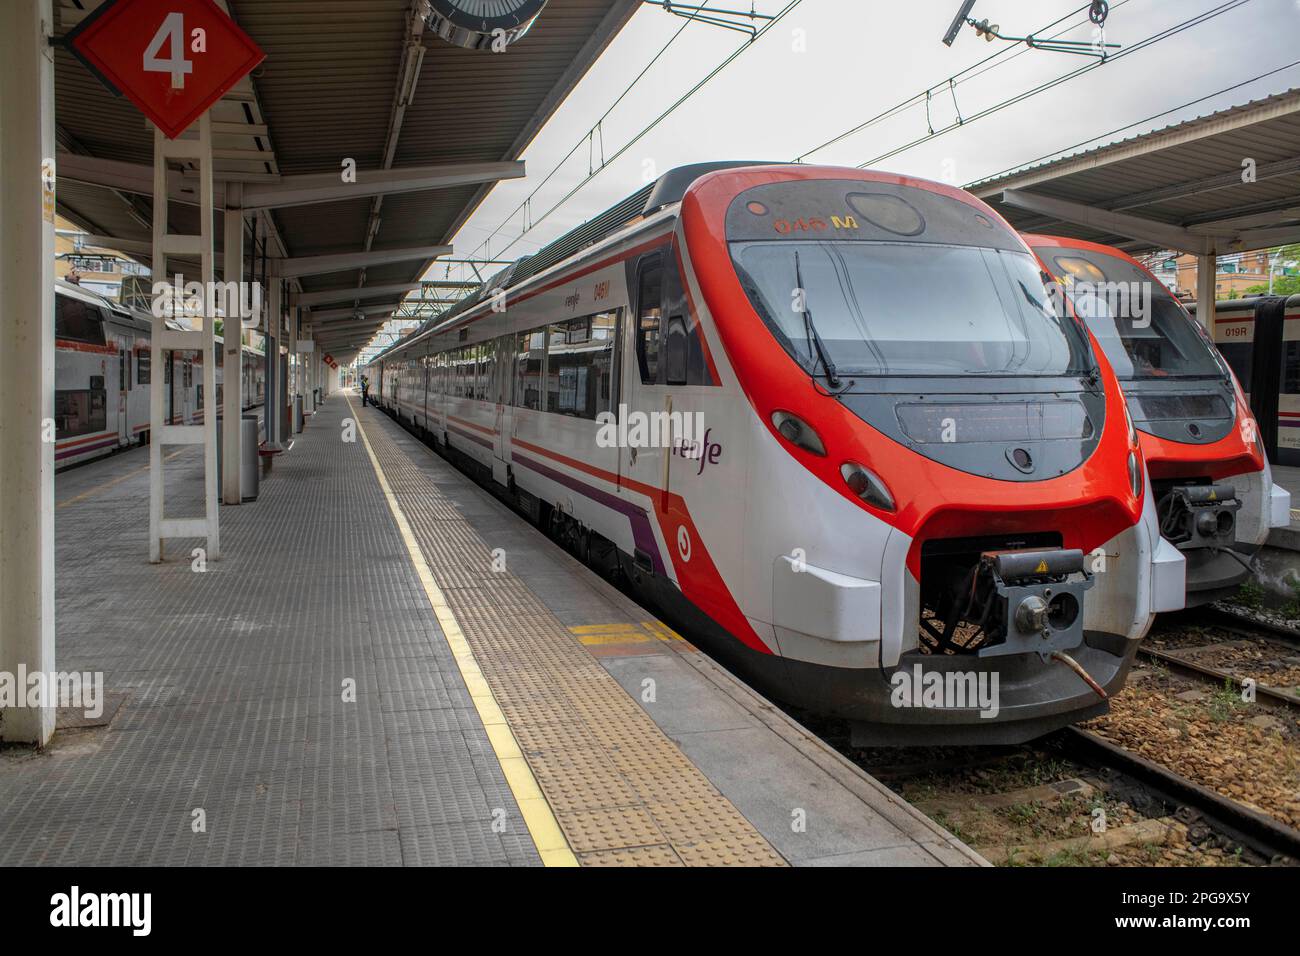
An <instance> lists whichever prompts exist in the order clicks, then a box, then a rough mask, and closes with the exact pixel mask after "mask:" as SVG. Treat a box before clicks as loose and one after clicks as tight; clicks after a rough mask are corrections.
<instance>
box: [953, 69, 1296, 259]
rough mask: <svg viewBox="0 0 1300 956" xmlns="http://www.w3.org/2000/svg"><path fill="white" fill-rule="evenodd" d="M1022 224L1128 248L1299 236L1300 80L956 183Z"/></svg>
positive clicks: (1201, 251)
mask: <svg viewBox="0 0 1300 956" xmlns="http://www.w3.org/2000/svg"><path fill="white" fill-rule="evenodd" d="M966 188H967V189H969V190H970V191H971V192H973V193H974V194H975V195H976V196H978V197H980V198H981V199H983V200H984V201H985V202H987V203H989V204H990V205H992V206H993V208H994V209H996V210H997V211H998V212H999V213H1001V214H1002V215H1003V216H1005V217H1006V218H1007V219H1008V220H1009V221H1010V223H1011V225H1013V226H1014V227H1015V228H1017V229H1019V230H1021V231H1023V232H1040V233H1049V234H1054V235H1062V236H1070V237H1073V238H1078V239H1086V240H1090V241H1092V242H1101V243H1105V244H1107V245H1113V246H1118V247H1120V248H1122V249H1125V250H1127V251H1129V252H1130V253H1142V252H1148V251H1151V250H1154V249H1174V250H1178V251H1181V252H1188V253H1194V254H1197V255H1202V256H1207V255H1227V254H1230V253H1235V252H1243V251H1248V250H1251V249H1262V248H1267V247H1270V246H1277V245H1282V244H1285V243H1291V242H1300V90H1297V89H1292V90H1289V91H1287V92H1285V93H1279V94H1277V95H1275V96H1270V97H1268V98H1267V99H1261V100H1256V101H1254V102H1251V103H1246V104H1244V105H1241V106H1235V107H1232V108H1231V109H1226V110H1222V111H1220V112H1217V113H1212V114H1209V115H1207V116H1202V117H1198V118H1196V119H1192V120H1188V121H1186V122H1183V123H1178V124H1176V125H1173V126H1168V127H1166V128H1164V129H1159V130H1155V131H1153V132H1150V133H1144V134H1142V135H1140V136H1134V137H1131V138H1129V139H1125V140H1121V141H1119V142H1115V143H1111V144H1108V145H1105V146H1099V147H1097V148H1094V149H1089V150H1085V151H1083V152H1079V153H1074V154H1072V155H1068V156H1065V157H1063V158H1060V159H1053V160H1051V161H1048V162H1041V163H1038V164H1035V165H1030V166H1025V167H1022V168H1020V169H1017V170H1014V171H1011V172H1007V173H1003V174H999V175H997V176H994V177H992V178H989V179H984V180H981V181H979V182H976V183H972V184H971V185H969V186H967V187H966Z"/></svg>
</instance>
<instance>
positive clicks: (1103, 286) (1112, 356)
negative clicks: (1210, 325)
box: [1038, 246, 1224, 381]
mask: <svg viewBox="0 0 1300 956" xmlns="http://www.w3.org/2000/svg"><path fill="white" fill-rule="evenodd" d="M1038 253H1039V255H1040V256H1041V257H1042V259H1043V261H1044V262H1046V263H1047V268H1048V271H1049V272H1051V273H1052V275H1053V277H1054V278H1055V279H1056V280H1057V281H1058V282H1059V283H1060V284H1061V285H1062V287H1063V288H1064V289H1065V292H1066V295H1068V296H1069V298H1070V301H1071V302H1072V303H1073V304H1074V308H1075V311H1076V312H1078V314H1079V317H1080V318H1082V319H1083V320H1084V321H1085V322H1086V323H1087V324H1088V328H1089V329H1091V330H1092V334H1093V335H1094V336H1096V338H1097V342H1098V343H1099V344H1100V345H1101V348H1102V351H1103V352H1105V353H1106V358H1107V359H1109V360H1110V364H1111V365H1112V366H1113V367H1114V369H1115V374H1116V375H1118V376H1119V377H1120V379H1121V380H1123V381H1135V380H1160V379H1170V378H1222V377H1223V375H1224V372H1223V367H1222V366H1221V365H1220V364H1219V360H1218V358H1217V356H1216V355H1215V351H1214V347H1213V345H1212V344H1211V343H1210V341H1209V339H1208V338H1207V337H1206V336H1205V335H1204V334H1202V332H1201V330H1200V327H1199V326H1197V324H1196V320H1195V319H1193V318H1192V317H1191V316H1190V315H1188V314H1187V313H1186V312H1185V311H1183V307H1182V306H1181V305H1179V304H1178V301H1177V300H1176V299H1175V298H1174V297H1173V296H1172V295H1171V294H1170V292H1169V290H1168V289H1166V288H1165V286H1164V284H1163V283H1161V282H1158V281H1157V280H1155V279H1152V278H1151V276H1150V275H1148V274H1147V273H1146V272H1144V271H1143V270H1142V269H1139V268H1138V267H1137V266H1135V265H1134V264H1133V263H1131V262H1128V261H1127V260H1124V259H1120V258H1118V257H1116V256H1111V255H1107V254H1105V253H1102V252H1097V251H1095V250H1092V249H1063V248H1059V247H1055V246H1053V247H1039V249H1038Z"/></svg>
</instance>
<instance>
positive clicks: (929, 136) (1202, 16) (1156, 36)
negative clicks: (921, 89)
mask: <svg viewBox="0 0 1300 956" xmlns="http://www.w3.org/2000/svg"><path fill="white" fill-rule="evenodd" d="M1249 2H1250V0H1228V2H1226V3H1221V4H1219V5H1218V6H1216V7H1212V8H1210V9H1209V10H1206V11H1205V12H1204V13H1199V14H1197V15H1196V16H1194V17H1191V18H1189V19H1187V20H1184V21H1182V22H1181V23H1177V24H1175V25H1174V26H1172V27H1167V28H1165V29H1164V30H1161V31H1159V32H1157V33H1153V34H1152V35H1151V36H1149V37H1146V38H1145V39H1143V40H1139V41H1138V42H1137V43H1135V44H1133V45H1132V46H1129V47H1125V48H1124V49H1123V50H1120V51H1119V52H1118V53H1116V54H1114V55H1113V56H1111V57H1108V58H1107V59H1106V60H1098V61H1096V62H1093V63H1088V64H1085V65H1084V66H1081V67H1079V68H1078V69H1075V70H1071V71H1070V72H1068V73H1065V74H1062V75H1061V76H1058V77H1055V78H1053V79H1051V80H1048V81H1046V82H1045V83H1040V84H1039V85H1038V86H1035V87H1032V88H1030V89H1028V90H1025V91H1023V92H1021V93H1017V94H1016V95H1015V96H1011V97H1008V98H1007V99H1005V100H1002V101H1000V102H998V103H995V104H993V105H992V106H989V107H986V108H985V109H982V110H980V111H979V112H977V113H974V114H972V115H971V116H967V117H966V118H965V119H964V120H963V121H962V122H960V123H951V124H949V125H948V126H945V127H943V128H941V129H938V130H935V131H934V132H933V133H926V134H925V135H924V136H918V137H917V138H915V139H913V140H911V141H910V142H907V143H904V144H902V145H901V146H896V147H894V148H893V149H891V150H889V151H887V152H884V153H881V154H880V155H878V156H873V157H872V158H870V159H868V160H866V161H864V162H862V163H859V164H858V168H859V169H865V168H867V167H868V166H873V165H875V164H876V163H879V162H883V161H884V160H886V159H892V158H893V157H894V156H897V155H898V154H899V153H902V152H906V151H907V150H909V149H912V148H914V147H916V146H919V145H921V144H922V143H927V142H929V141H931V140H933V139H938V138H939V137H940V136H943V135H944V134H946V133H950V132H952V131H953V130H954V129H960V128H964V127H966V126H969V125H971V124H972V123H975V122H977V121H979V120H981V119H984V118H985V117H987V116H991V115H993V114H994V113H998V112H1000V111H1001V110H1004V109H1006V108H1007V107H1009V106H1014V105H1015V104H1017V103H1022V102H1024V101H1025V100H1027V99H1029V98H1031V97H1033V96H1037V95H1038V94H1040V93H1045V92H1047V91H1048V90H1050V89H1054V88H1055V87H1057V86H1060V85H1061V84H1062V83H1066V82H1068V81H1069V80H1072V79H1074V78H1076V77H1079V76H1082V75H1083V74H1085V73H1090V72H1092V71H1093V70H1096V69H1098V68H1099V67H1102V66H1105V65H1106V64H1108V63H1114V62H1115V61H1116V60H1119V59H1122V58H1123V57H1126V56H1130V55H1131V54H1134V53H1137V52H1138V51H1140V50H1145V49H1147V48H1148V47H1151V46H1154V45H1155V44H1157V43H1159V42H1161V41H1162V40H1167V39H1169V38H1170V37H1173V36H1177V35H1178V34H1180V33H1182V32H1184V31H1185V30H1190V29H1191V28H1192V27H1195V26H1200V25H1201V24H1203V23H1207V22H1209V21H1210V20H1213V19H1214V18H1215V17H1218V16H1221V15H1222V14H1224V13H1228V12H1230V11H1232V10H1235V9H1237V8H1238V7H1242V6H1245V5H1246V4H1247V3H1249Z"/></svg>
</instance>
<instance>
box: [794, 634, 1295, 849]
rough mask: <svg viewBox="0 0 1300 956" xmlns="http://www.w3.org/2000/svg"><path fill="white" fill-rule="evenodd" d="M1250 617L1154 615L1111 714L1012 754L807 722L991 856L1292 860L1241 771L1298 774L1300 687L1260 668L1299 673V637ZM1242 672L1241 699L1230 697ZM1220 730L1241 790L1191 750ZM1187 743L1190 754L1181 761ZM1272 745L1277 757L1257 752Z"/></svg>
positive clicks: (1281, 824) (1285, 783) (1274, 818)
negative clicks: (851, 733)
mask: <svg viewBox="0 0 1300 956" xmlns="http://www.w3.org/2000/svg"><path fill="white" fill-rule="evenodd" d="M1197 618H1198V620H1202V619H1203V615H1199V614H1198V616H1197ZM1220 618H1221V619H1222V623H1220V620H1219V619H1220ZM1254 624H1255V622H1253V621H1245V620H1242V619H1240V618H1237V617H1228V616H1227V615H1226V614H1220V615H1215V620H1214V623H1213V624H1210V625H1204V624H1197V625H1196V626H1191V625H1189V624H1187V623H1186V622H1184V621H1182V620H1174V621H1173V622H1172V623H1167V622H1166V623H1164V625H1163V626H1161V627H1159V628H1158V629H1157V630H1156V631H1155V632H1154V634H1153V635H1152V638H1151V642H1152V643H1149V644H1146V645H1144V647H1143V648H1142V649H1141V651H1140V658H1139V666H1138V667H1136V668H1135V671H1134V674H1133V677H1132V679H1131V683H1130V686H1129V687H1128V688H1127V689H1126V690H1125V691H1124V692H1123V693H1122V694H1120V695H1117V697H1116V699H1115V704H1114V709H1113V711H1112V714H1111V715H1110V716H1109V717H1103V718H1098V719H1097V720H1095V721H1092V722H1090V725H1089V726H1087V727H1072V728H1068V729H1067V730H1064V731H1060V732H1058V733H1056V734H1053V735H1050V736H1049V737H1046V738H1043V739H1041V740H1038V741H1034V742H1032V743H1031V744H1026V745H1022V746H1020V747H1013V748H1006V747H1003V748H981V749H978V750H974V749H970V748H966V749H963V748H900V749H893V750H890V749H883V748H881V749H867V750H861V749H856V748H852V747H850V746H849V743H848V734H847V728H841V727H837V726H836V725H835V724H834V722H827V721H822V722H821V724H822V726H814V727H813V729H815V730H818V732H821V733H822V734H823V736H824V737H825V738H826V739H827V740H828V741H829V742H830V743H832V744H833V745H834V746H836V747H838V748H839V749H840V750H841V752H843V753H845V754H846V755H847V756H849V757H850V759H853V760H854V761H855V762H857V763H858V764H859V765H860V766H862V767H863V768H864V769H866V770H867V771H868V772H869V773H871V774H873V775H874V776H876V777H877V778H878V779H880V780H881V781H882V782H884V783H885V784H887V785H888V786H890V787H891V788H893V789H894V790H896V791H897V792H899V793H900V794H901V795H902V796H904V797H905V798H906V799H908V800H909V801H910V802H912V803H913V804H915V805H916V806H917V807H919V808H920V809H921V810H923V811H924V812H926V813H928V814H930V815H931V816H932V817H933V818H934V819H936V820H937V821H938V822H940V823H941V824H943V825H945V826H947V827H948V828H949V829H951V830H952V831H953V832H954V833H955V834H956V835H957V836H958V837H960V838H961V839H963V840H964V841H965V842H967V843H968V844H970V845H971V846H973V847H975V848H976V849H977V850H978V851H979V852H981V853H983V854H984V855H985V856H986V857H987V858H989V859H990V860H991V861H992V862H994V863H997V864H1003V865H1048V866H1050V865H1061V864H1065V865H1101V864H1105V865H1111V866H1143V865H1153V864H1155V865H1180V864H1181V865H1198V864H1217V865H1246V866H1267V865H1278V864H1284V865H1285V864H1295V863H1297V861H1300V830H1298V829H1296V828H1295V827H1293V826H1292V825H1290V823H1289V820H1290V819H1294V807H1293V806H1292V805H1289V804H1286V805H1282V806H1279V805H1278V802H1277V801H1276V799H1274V800H1272V802H1270V801H1267V800H1263V799H1262V798H1261V796H1260V793H1261V791H1260V790H1258V789H1251V788H1254V787H1256V786H1257V784H1258V783H1259V781H1258V780H1256V779H1254V778H1255V777H1264V778H1277V779H1279V780H1280V781H1281V784H1280V787H1279V786H1274V787H1272V788H1271V790H1270V791H1269V794H1268V795H1269V796H1272V797H1276V794H1277V792H1278V790H1279V789H1282V790H1285V789H1286V788H1287V787H1290V788H1291V789H1292V790H1294V789H1295V785H1296V783H1297V781H1300V771H1297V769H1296V763H1298V762H1300V746H1297V745H1296V741H1297V740H1300V695H1297V694H1296V693H1295V685H1293V684H1288V685H1286V686H1268V685H1267V684H1266V683H1265V675H1266V674H1267V673H1270V672H1269V671H1267V670H1266V668H1265V667H1264V666H1263V665H1267V666H1268V667H1272V668H1274V669H1273V670H1272V671H1271V673H1275V674H1280V675H1283V676H1284V677H1289V676H1290V675H1292V674H1294V673H1296V672H1297V671H1293V670H1291V669H1290V668H1289V665H1286V661H1287V660H1288V659H1289V658H1290V656H1295V658H1296V663H1297V665H1298V666H1300V634H1295V633H1294V632H1289V633H1288V632H1283V633H1278V632H1279V630H1281V629H1278V628H1276V627H1274V628H1267V627H1255V626H1253V625H1254ZM1225 638H1227V640H1225ZM1293 638H1296V641H1295V642H1294V643H1293V641H1292V639H1293ZM1161 642H1163V644H1161ZM1198 653H1199V654H1200V655H1201V656H1202V657H1204V659H1200V660H1198V659H1196V658H1197V656H1198ZM1207 655H1208V656H1207ZM1216 655H1218V657H1219V658H1221V659H1216ZM1252 674H1253V675H1255V676H1256V678H1257V683H1256V684H1255V686H1254V697H1253V702H1251V703H1247V702H1245V701H1242V700H1241V694H1240V690H1241V688H1242V686H1243V681H1244V679H1245V678H1247V677H1251V676H1252ZM1296 684H1300V681H1297V682H1296ZM1254 704H1258V705H1259V707H1258V708H1257V709H1253V705H1254ZM1206 713H1209V714H1211V715H1212V716H1210V717H1207V716H1206ZM801 716H803V715H801ZM803 719H805V721H806V722H809V723H810V725H815V724H816V723H817V722H816V721H815V720H814V719H812V718H807V717H806V716H804V717H803ZM1198 721H1200V726H1199V727H1198V723H1197V722H1198ZM1243 724H1244V725H1246V726H1243ZM1261 728H1262V729H1261ZM1242 732H1247V735H1245V736H1243V735H1242ZM1279 734H1280V735H1281V737H1280V738H1278V737H1277V736H1276V735H1279ZM1234 735H1236V736H1234ZM1220 736H1222V738H1223V740H1224V743H1223V747H1224V748H1225V750H1226V751H1227V752H1228V753H1229V759H1228V764H1229V769H1233V768H1234V767H1237V769H1235V770H1234V773H1235V775H1236V777H1237V778H1238V779H1241V780H1243V781H1248V782H1249V783H1250V786H1251V788H1247V789H1246V793H1245V794H1244V795H1242V796H1241V797H1240V798H1238V797H1235V796H1234V795H1233V793H1225V792H1221V791H1222V790H1223V789H1225V788H1230V789H1233V790H1234V791H1235V790H1236V789H1237V787H1236V785H1235V784H1225V782H1224V774H1222V773H1215V772H1213V771H1215V770H1216V768H1217V767H1218V764H1219V763H1221V762H1222V761H1220V760H1218V758H1217V757H1213V758H1211V761H1212V763H1213V764H1214V765H1213V766H1207V765H1206V763H1205V760H1204V759H1203V758H1204V750H1205V749H1206V747H1205V746H1202V744H1203V742H1205V741H1208V742H1209V744H1208V749H1210V750H1214V746H1215V745H1214V741H1215V740H1216V739H1217V738H1218V737H1220ZM1189 739H1190V744H1195V745H1196V746H1197V750H1196V751H1195V753H1194V754H1193V756H1196V757H1198V758H1202V759H1191V756H1189V753H1191V752H1190V751H1188V750H1187V749H1186V748H1187V747H1188V746H1190V744H1189ZM1230 740H1231V741H1233V743H1232V744H1231V746H1229V744H1228V741H1230ZM1242 740H1244V741H1245V743H1241V742H1240V741H1242ZM1252 747H1256V748H1259V750H1258V751H1252V750H1251V748H1252ZM1235 748H1239V749H1235ZM1264 748H1268V752H1267V754H1264V752H1263V750H1264ZM1279 750H1280V751H1282V752H1286V751H1287V750H1289V751H1290V753H1291V757H1290V758H1289V760H1290V763H1288V762H1287V760H1288V758H1286V757H1282V758H1281V763H1278V761H1277V760H1276V759H1273V762H1272V763H1270V762H1269V760H1266V759H1264V757H1265V756H1268V757H1269V758H1270V759H1272V758H1276V757H1277V753H1278V751H1279ZM1139 751H1142V752H1139ZM1238 764H1239V767H1238ZM1227 779H1229V780H1231V779H1233V774H1229V775H1228V777H1227ZM1252 797H1253V798H1254V801H1252V800H1251V799H1250V798H1252ZM1252 802H1255V803H1256V805H1251V803H1252ZM1265 809H1267V810H1268V811H1269V812H1264V811H1265Z"/></svg>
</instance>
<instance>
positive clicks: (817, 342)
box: [794, 249, 840, 388]
mask: <svg viewBox="0 0 1300 956" xmlns="http://www.w3.org/2000/svg"><path fill="white" fill-rule="evenodd" d="M794 284H795V288H797V289H798V290H799V298H800V303H801V304H802V305H803V326H804V331H805V332H807V333H808V338H809V340H810V341H811V342H812V344H813V348H815V349H816V350H817V358H818V359H820V360H821V363H822V368H824V369H825V370H826V384H828V385H829V386H830V387H831V388H839V387H840V377H839V375H838V374H836V372H835V363H834V362H832V361H831V360H830V356H829V355H827V354H826V346H825V345H823V344H822V337H821V336H820V335H818V334H817V326H816V325H814V324H813V317H812V313H811V312H809V311H808V290H807V289H805V288H804V286H803V275H802V274H801V273H800V271H799V250H797V249H796V250H795V253H794ZM812 372H813V375H814V376H815V375H816V372H817V365H816V364H815V363H814V364H813V367H812Z"/></svg>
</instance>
